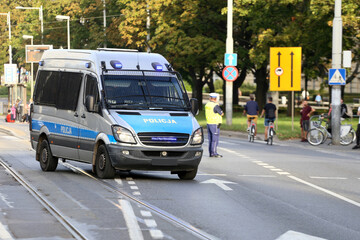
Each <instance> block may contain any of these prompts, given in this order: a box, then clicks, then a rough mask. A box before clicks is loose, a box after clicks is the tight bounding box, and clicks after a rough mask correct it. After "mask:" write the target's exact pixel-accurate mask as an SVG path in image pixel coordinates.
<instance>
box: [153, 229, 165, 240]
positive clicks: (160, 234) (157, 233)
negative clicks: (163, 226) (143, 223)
mask: <svg viewBox="0 0 360 240" xmlns="http://www.w3.org/2000/svg"><path fill="white" fill-rule="evenodd" d="M150 235H151V237H152V238H153V239H162V238H164V234H163V232H162V231H160V230H158V229H151V230H150Z"/></svg>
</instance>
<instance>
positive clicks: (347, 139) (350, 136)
mask: <svg viewBox="0 0 360 240" xmlns="http://www.w3.org/2000/svg"><path fill="white" fill-rule="evenodd" d="M353 140H354V132H352V131H351V130H350V131H349V132H348V133H347V134H345V135H344V136H340V144H341V145H344V146H346V145H349V144H351V143H352V142H353Z"/></svg>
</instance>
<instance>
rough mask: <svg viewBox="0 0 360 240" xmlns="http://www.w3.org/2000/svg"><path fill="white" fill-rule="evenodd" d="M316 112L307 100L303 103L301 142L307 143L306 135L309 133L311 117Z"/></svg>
mask: <svg viewBox="0 0 360 240" xmlns="http://www.w3.org/2000/svg"><path fill="white" fill-rule="evenodd" d="M313 112H315V109H313V108H312V107H310V105H309V104H308V102H307V101H306V100H304V101H303V108H302V109H301V111H300V114H301V119H300V125H301V142H307V139H306V135H307V132H308V131H309V126H310V115H311V114H312V113H313Z"/></svg>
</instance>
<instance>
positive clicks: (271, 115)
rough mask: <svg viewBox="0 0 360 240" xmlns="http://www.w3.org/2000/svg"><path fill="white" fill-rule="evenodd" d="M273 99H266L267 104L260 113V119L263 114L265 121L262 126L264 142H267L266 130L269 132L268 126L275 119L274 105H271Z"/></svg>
mask: <svg viewBox="0 0 360 240" xmlns="http://www.w3.org/2000/svg"><path fill="white" fill-rule="evenodd" d="M272 101H273V98H272V97H268V103H267V104H265V106H264V109H263V110H262V112H261V115H260V117H263V116H264V114H265V121H264V126H265V139H264V140H265V142H267V138H268V130H269V125H270V122H274V121H275V118H276V106H275V104H273V103H272Z"/></svg>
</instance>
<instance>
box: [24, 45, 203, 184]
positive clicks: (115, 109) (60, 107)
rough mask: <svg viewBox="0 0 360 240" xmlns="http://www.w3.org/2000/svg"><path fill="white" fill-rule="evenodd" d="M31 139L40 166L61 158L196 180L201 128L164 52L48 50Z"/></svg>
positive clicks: (101, 168)
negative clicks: (165, 173)
mask: <svg viewBox="0 0 360 240" xmlns="http://www.w3.org/2000/svg"><path fill="white" fill-rule="evenodd" d="M33 101H34V103H33V105H32V106H31V121H30V133H31V135H30V138H31V145H32V148H33V149H34V150H35V151H36V160H37V161H39V162H40V166H41V169H42V170H43V171H55V169H56V167H57V164H58V159H59V158H60V159H62V160H63V161H65V160H75V161H80V162H84V163H90V164H92V166H93V172H94V173H96V175H97V176H98V177H99V178H114V176H115V173H116V170H125V171H130V170H151V171H152V170H154V171H170V172H171V173H173V174H177V175H178V176H179V178H180V179H187V180H191V179H194V178H195V176H196V173H197V169H198V165H199V163H200V161H201V157H202V152H203V150H202V143H203V130H202V128H201V127H200V125H199V124H198V122H197V121H196V119H195V117H194V115H195V114H197V112H198V102H197V100H196V99H189V98H188V95H187V92H186V90H185V87H184V84H183V81H182V79H181V76H180V75H179V74H178V73H177V72H175V71H174V70H173V68H172V67H171V65H170V64H169V62H168V61H167V60H166V59H165V58H164V57H163V56H161V55H159V54H154V53H142V52H137V51H136V50H122V49H97V50H65V49H64V50H63V49H57V50H48V51H45V53H44V54H43V56H42V59H41V61H40V62H39V69H38V72H37V76H36V85H35V89H34V96H33Z"/></svg>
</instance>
